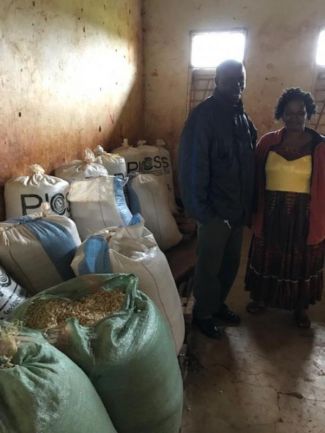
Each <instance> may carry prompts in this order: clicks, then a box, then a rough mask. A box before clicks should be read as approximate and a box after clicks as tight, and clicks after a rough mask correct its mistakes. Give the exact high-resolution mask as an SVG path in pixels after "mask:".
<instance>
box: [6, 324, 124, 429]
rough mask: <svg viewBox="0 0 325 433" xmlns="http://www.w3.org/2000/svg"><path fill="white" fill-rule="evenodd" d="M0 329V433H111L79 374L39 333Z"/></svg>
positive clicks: (101, 408) (102, 411)
mask: <svg viewBox="0 0 325 433" xmlns="http://www.w3.org/2000/svg"><path fill="white" fill-rule="evenodd" d="M12 329H15V328H14V327H12V326H9V325H8V324H6V323H4V322H2V323H0V433H90V432H91V433H116V430H115V429H114V427H113V425H112V423H111V421H110V419H109V417H108V415H107V412H106V410H105V408H104V406H103V404H102V402H101V400H100V398H99V397H98V395H97V393H96V391H95V389H94V387H93V385H92V384H91V382H90V381H89V379H88V378H87V376H86V375H85V374H84V372H83V371H82V370H81V369H80V368H79V367H78V366H77V365H75V364H74V363H73V362H72V361H71V360H70V359H69V358H67V357H66V356H65V355H64V354H63V353H61V352H60V351H59V350H57V349H56V348H55V347H53V346H51V345H50V344H49V343H48V342H47V341H46V340H45V339H44V338H43V337H42V335H41V334H40V333H39V332H36V331H32V330H27V329H24V330H20V331H18V332H16V333H15V334H12Z"/></svg>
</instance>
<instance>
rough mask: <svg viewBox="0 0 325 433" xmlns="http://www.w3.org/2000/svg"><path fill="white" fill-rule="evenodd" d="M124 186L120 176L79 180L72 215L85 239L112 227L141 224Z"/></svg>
mask: <svg viewBox="0 0 325 433" xmlns="http://www.w3.org/2000/svg"><path fill="white" fill-rule="evenodd" d="M124 183H125V181H124V180H122V179H121V178H120V177H118V176H105V177H98V178H95V179H87V180H81V181H76V182H73V183H72V184H71V187H70V192H69V201H70V210H71V216H72V218H73V220H74V221H75V223H76V225H77V227H78V231H79V234H80V236H81V238H82V239H85V238H86V237H87V236H89V235H90V234H92V233H95V232H96V231H98V230H101V229H103V228H105V227H110V226H125V225H128V224H133V223H134V222H136V221H138V218H139V217H138V216H137V215H135V216H133V215H132V213H131V211H130V209H129V208H128V206H127V204H126V199H125V195H124V189H123V187H124Z"/></svg>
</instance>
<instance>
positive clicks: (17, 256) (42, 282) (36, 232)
mask: <svg viewBox="0 0 325 433" xmlns="http://www.w3.org/2000/svg"><path fill="white" fill-rule="evenodd" d="M80 243H81V241H80V237H79V234H78V231H77V227H76V225H75V223H74V222H73V221H72V220H71V219H69V218H67V217H64V216H59V215H47V216H45V217H43V216H42V215H41V214H34V215H29V216H26V217H21V218H17V219H13V220H8V221H5V222H3V223H0V263H1V265H3V267H4V268H5V269H6V271H7V272H8V273H9V274H10V275H11V276H12V277H13V278H14V279H15V281H17V283H18V284H20V285H21V286H22V287H24V288H25V289H26V290H27V291H28V292H29V293H30V294H33V293H37V292H39V291H41V290H44V289H47V288H49V287H51V286H54V285H56V284H59V283H61V282H63V281H66V280H69V279H70V278H73V277H74V274H73V271H72V269H71V266H70V264H71V261H72V259H73V257H74V254H75V251H76V248H77V247H78V246H79V245H80Z"/></svg>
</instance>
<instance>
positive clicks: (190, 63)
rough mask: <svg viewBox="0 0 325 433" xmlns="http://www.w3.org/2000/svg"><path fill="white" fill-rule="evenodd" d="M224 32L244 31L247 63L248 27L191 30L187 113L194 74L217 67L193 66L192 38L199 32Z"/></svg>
mask: <svg viewBox="0 0 325 433" xmlns="http://www.w3.org/2000/svg"><path fill="white" fill-rule="evenodd" d="M224 32H229V33H232V32H234V33H243V34H244V36H245V46H244V54H243V60H242V62H243V64H245V59H246V55H247V41H248V31H247V28H246V27H231V28H218V29H204V30H191V31H190V32H189V39H188V46H189V50H188V52H189V62H188V65H189V66H188V73H187V98H186V115H188V114H189V112H190V110H191V105H192V104H191V102H192V100H191V93H192V81H193V74H194V72H195V71H200V70H202V71H207V72H208V71H211V72H213V73H214V72H215V70H216V67H195V66H192V62H191V59H192V40H193V36H195V35H197V34H202V33H224Z"/></svg>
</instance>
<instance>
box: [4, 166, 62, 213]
mask: <svg viewBox="0 0 325 433" xmlns="http://www.w3.org/2000/svg"><path fill="white" fill-rule="evenodd" d="M30 170H31V172H32V174H31V176H19V177H15V178H12V179H10V180H8V182H6V184H5V192H4V195H5V207H6V218H7V219H9V218H15V217H20V216H23V215H29V214H31V213H35V212H39V211H40V209H41V206H42V203H45V202H48V203H49V205H50V209H51V211H52V212H53V213H55V214H58V215H66V216H68V215H69V211H68V202H67V200H66V195H67V193H68V189H69V184H68V182H66V181H65V180H62V179H59V178H57V177H54V176H49V175H47V174H45V171H44V169H43V168H42V167H41V166H40V165H37V164H34V165H32V166H31V167H30Z"/></svg>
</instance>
